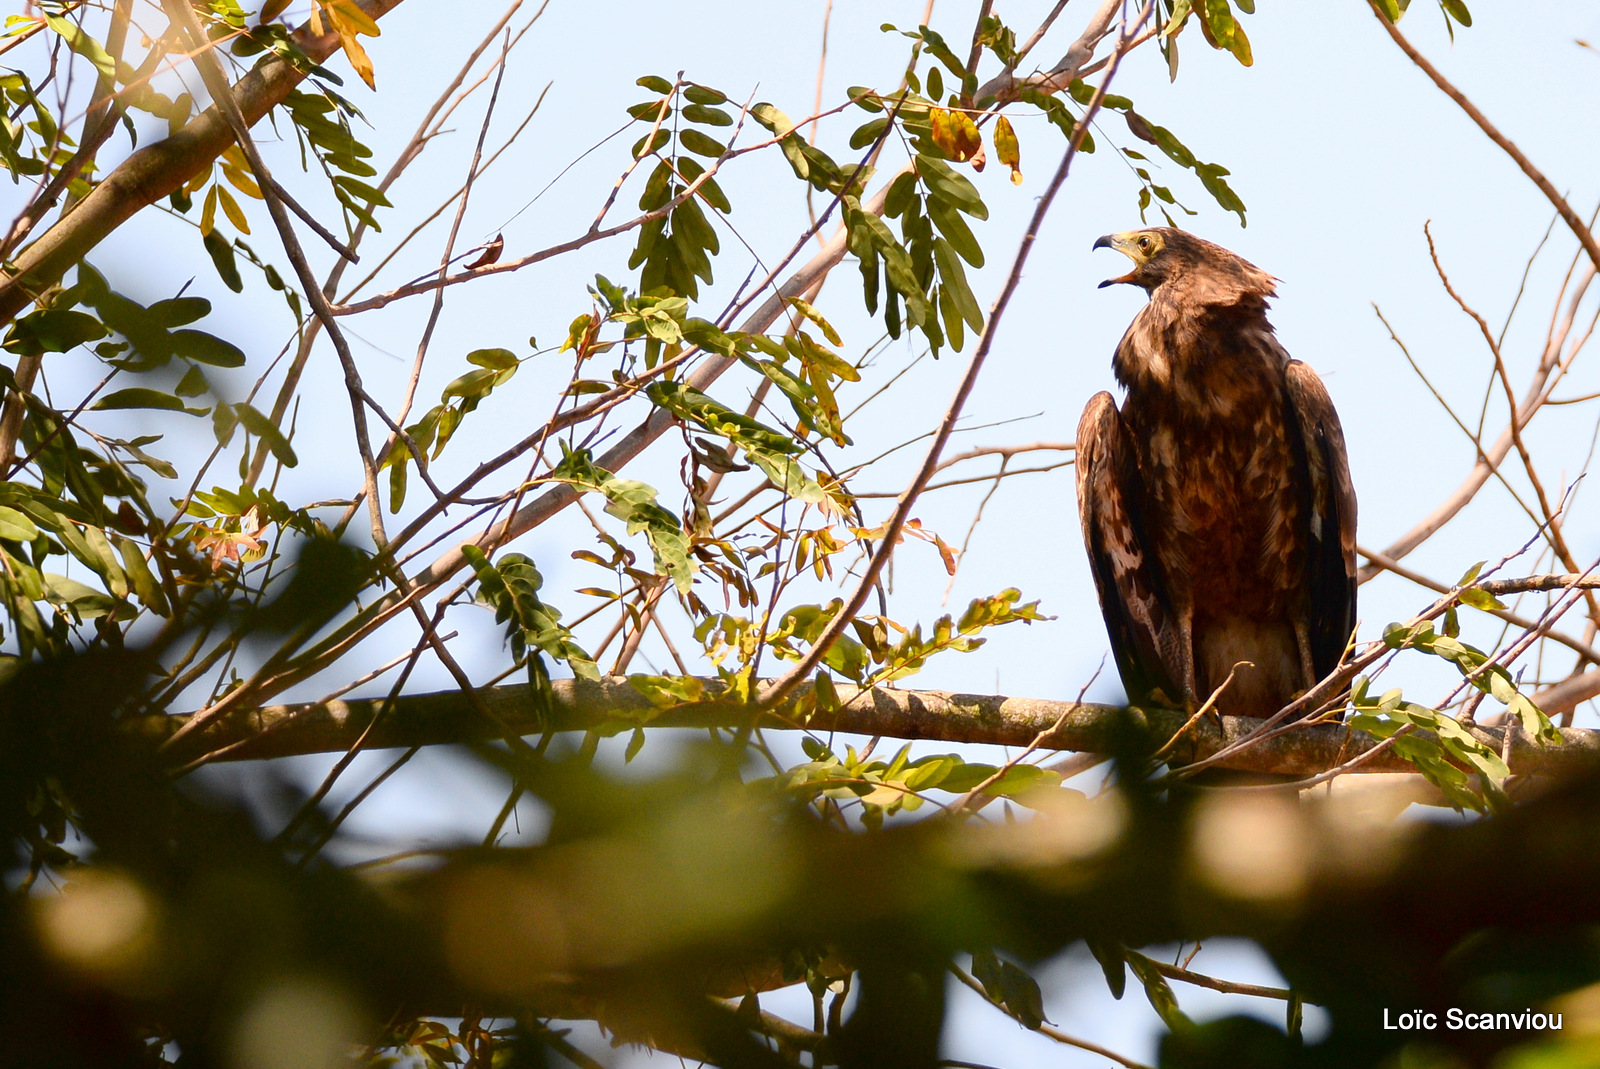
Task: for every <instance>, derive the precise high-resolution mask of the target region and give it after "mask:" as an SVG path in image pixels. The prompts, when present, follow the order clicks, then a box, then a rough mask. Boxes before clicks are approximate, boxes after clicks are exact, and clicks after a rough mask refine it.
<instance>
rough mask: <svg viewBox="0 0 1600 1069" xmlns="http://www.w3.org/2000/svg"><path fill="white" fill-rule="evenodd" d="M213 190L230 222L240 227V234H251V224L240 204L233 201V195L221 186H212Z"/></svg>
mask: <svg viewBox="0 0 1600 1069" xmlns="http://www.w3.org/2000/svg"><path fill="white" fill-rule="evenodd" d="M211 190H212V192H214V193H216V194H217V199H218V200H220V201H221V202H222V211H223V213H224V214H226V215H227V217H228V221H229V222H231V223H232V224H233V225H234V226H236V227H238V228H239V232H240V233H243V234H248V233H250V222H249V220H247V219H246V218H245V217H244V211H243V210H242V209H241V208H240V207H239V202H238V201H236V200H234V199H233V194H232V193H229V192H228V191H227V190H226V189H223V188H222V187H221V186H220V185H215V186H212V187H211ZM207 199H209V197H208V198H207Z"/></svg>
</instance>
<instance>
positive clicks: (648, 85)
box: [633, 74, 672, 93]
mask: <svg viewBox="0 0 1600 1069" xmlns="http://www.w3.org/2000/svg"><path fill="white" fill-rule="evenodd" d="M633 84H634V85H637V86H641V87H643V88H645V89H648V90H650V91H651V92H652V93H670V92H672V83H671V82H669V81H667V80H666V79H665V78H662V77H659V76H658V75H654V74H647V75H645V76H644V77H643V78H640V79H639V80H638V81H636V82H634V83H633Z"/></svg>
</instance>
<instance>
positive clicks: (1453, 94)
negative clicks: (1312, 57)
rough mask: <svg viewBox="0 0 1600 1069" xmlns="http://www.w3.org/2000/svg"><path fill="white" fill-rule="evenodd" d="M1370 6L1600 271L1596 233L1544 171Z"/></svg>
mask: <svg viewBox="0 0 1600 1069" xmlns="http://www.w3.org/2000/svg"><path fill="white" fill-rule="evenodd" d="M1371 7H1372V13H1373V14H1374V15H1376V16H1377V17H1378V22H1379V23H1381V24H1382V26H1383V28H1384V29H1385V30H1387V31H1388V33H1389V36H1390V37H1391V38H1392V39H1393V40H1394V43H1395V44H1397V45H1399V46H1400V51H1402V52H1404V53H1405V54H1406V57H1407V58H1408V59H1410V60H1411V62H1413V63H1415V64H1416V65H1417V67H1418V68H1419V69H1420V70H1421V71H1422V73H1423V74H1426V75H1427V76H1428V77H1429V78H1431V79H1432V80H1433V84H1434V85H1436V86H1438V87H1439V89H1440V91H1441V92H1443V93H1444V95H1445V96H1447V97H1449V98H1450V99H1451V100H1453V101H1455V102H1456V104H1457V105H1459V106H1460V108H1461V110H1462V111H1464V112H1466V113H1467V117H1468V118H1470V119H1471V120H1472V121H1473V122H1475V123H1477V124H1478V129H1480V130H1482V131H1483V132H1484V134H1485V135H1486V136H1487V137H1488V138H1489V140H1490V141H1493V142H1494V143H1495V144H1496V145H1498V146H1500V148H1501V150H1502V151H1504V152H1505V154H1506V155H1507V156H1510V157H1511V159H1512V160H1513V161H1515V162H1516V165H1517V166H1518V167H1520V168H1521V169H1522V173H1523V174H1525V175H1527V176H1528V177H1529V178H1530V179H1531V180H1532V181H1533V184H1534V185H1536V186H1538V187H1539V192H1540V193H1543V194H1544V195H1545V198H1546V199H1548V200H1549V201H1550V203H1551V204H1553V205H1555V209H1556V211H1557V212H1559V213H1560V214H1561V220H1562V222H1564V223H1566V224H1567V226H1568V227H1570V228H1571V229H1572V233H1573V234H1574V235H1575V236H1576V237H1577V239H1578V242H1579V243H1580V244H1581V245H1582V246H1583V251H1584V252H1587V253H1588V254H1589V259H1590V260H1591V261H1593V263H1594V265H1595V267H1596V268H1600V242H1597V241H1596V240H1595V237H1594V234H1593V233H1592V232H1591V231H1590V230H1589V228H1588V227H1587V226H1585V225H1584V223H1583V219H1582V218H1581V217H1580V216H1579V215H1578V213H1577V212H1575V211H1573V210H1572V205H1570V204H1568V203H1567V199H1566V198H1565V197H1563V196H1562V195H1561V194H1560V193H1558V192H1557V191H1556V187H1555V186H1553V185H1551V184H1550V179H1548V178H1546V177H1545V176H1544V172H1542V171H1540V170H1539V168H1537V167H1535V166H1534V165H1533V161H1532V160H1530V159H1528V157H1527V156H1524V155H1523V154H1522V150H1521V149H1519V148H1518V147H1517V146H1516V145H1515V144H1513V143H1512V141H1511V139H1510V138H1509V137H1507V136H1506V135H1505V134H1502V133H1501V132H1500V131H1499V130H1498V129H1496V128H1495V125H1494V123H1492V122H1490V121H1489V119H1488V117H1487V116H1485V115H1484V114H1483V112H1481V111H1479V110H1478V107H1477V105H1476V104H1474V103H1473V102H1472V101H1470V100H1468V99H1467V96H1466V94H1465V93H1463V92H1462V91H1461V90H1459V89H1457V88H1456V87H1455V86H1454V85H1451V84H1450V81H1449V80H1448V79H1447V78H1445V76H1444V75H1442V74H1440V73H1439V71H1438V68H1436V67H1435V66H1434V65H1433V64H1432V63H1429V62H1428V60H1427V59H1426V58H1425V57H1424V56H1423V55H1422V53H1421V52H1418V51H1417V50H1416V49H1415V48H1414V47H1412V44H1411V42H1410V41H1407V40H1406V39H1405V37H1404V36H1403V35H1402V34H1401V33H1400V29H1399V27H1397V26H1396V25H1395V24H1394V23H1392V22H1390V21H1389V19H1388V18H1387V17H1386V16H1385V15H1384V14H1383V12H1382V11H1379V10H1378V5H1376V4H1372V5H1371Z"/></svg>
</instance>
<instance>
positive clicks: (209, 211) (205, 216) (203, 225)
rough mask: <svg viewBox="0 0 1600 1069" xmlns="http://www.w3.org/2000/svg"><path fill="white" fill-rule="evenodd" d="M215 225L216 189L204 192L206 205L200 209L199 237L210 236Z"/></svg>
mask: <svg viewBox="0 0 1600 1069" xmlns="http://www.w3.org/2000/svg"><path fill="white" fill-rule="evenodd" d="M216 225H217V187H216V186H212V187H211V188H210V189H208V190H206V203H205V206H204V207H202V208H201V209H200V236H201V237H204V236H206V235H207V234H210V233H211V231H212V229H213V228H214V227H215V226H216Z"/></svg>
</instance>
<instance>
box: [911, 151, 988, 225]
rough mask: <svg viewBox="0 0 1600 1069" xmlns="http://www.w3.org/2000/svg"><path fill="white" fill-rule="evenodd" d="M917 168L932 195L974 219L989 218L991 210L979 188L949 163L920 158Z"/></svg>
mask: <svg viewBox="0 0 1600 1069" xmlns="http://www.w3.org/2000/svg"><path fill="white" fill-rule="evenodd" d="M916 168H917V174H918V175H920V176H921V178H922V181H923V182H924V183H926V184H927V186H928V192H929V194H930V195H932V196H935V197H938V198H939V199H941V200H944V201H947V202H948V203H950V204H951V205H953V206H954V207H957V208H959V209H961V210H962V211H964V212H966V213H967V214H968V215H970V216H972V217H973V218H974V219H987V218H989V209H988V208H986V207H985V206H984V203H983V198H982V197H980V196H979V195H978V187H977V186H974V185H973V184H972V183H971V182H970V181H968V179H967V177H966V176H965V175H961V174H957V173H956V172H955V171H954V170H953V169H952V168H951V166H950V165H949V164H948V163H945V162H944V161H943V160H936V159H934V158H933V157H932V156H918V157H917V158H916Z"/></svg>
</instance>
